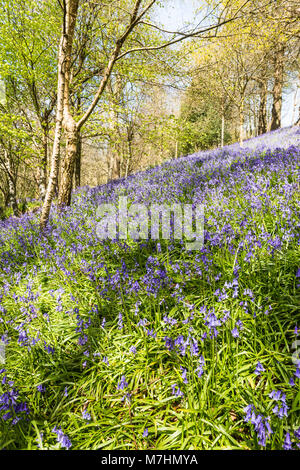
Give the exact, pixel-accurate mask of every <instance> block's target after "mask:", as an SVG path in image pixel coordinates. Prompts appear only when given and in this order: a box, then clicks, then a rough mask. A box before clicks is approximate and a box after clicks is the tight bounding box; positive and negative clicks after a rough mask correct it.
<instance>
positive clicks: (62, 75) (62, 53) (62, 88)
mask: <svg viewBox="0 0 300 470" xmlns="http://www.w3.org/2000/svg"><path fill="white" fill-rule="evenodd" d="M78 3H79V0H65V2H64V12H63V14H64V17H63V28H62V35H61V40H60V46H59V52H58V83H57V106H56V123H55V134H54V143H53V150H52V158H51V171H50V176H49V181H48V186H47V191H46V196H45V200H44V205H43V208H42V214H41V219H40V225H41V228H42V229H44V228H45V226H46V223H47V220H48V218H49V213H50V208H51V203H52V200H53V197H54V193H55V189H56V185H57V181H58V171H59V161H60V143H61V137H62V130H63V119H64V117H65V113H66V112H68V106H67V104H68V98H69V96H68V94H69V79H70V64H71V52H72V44H73V37H74V29H75V23H76V18H77V10H78ZM68 137H69V140H70V136H68ZM71 140H72V139H71ZM67 153H68V149H67V151H66V154H67ZM69 155H70V152H69ZM65 167H66V169H67V168H68V165H65ZM72 176H73V173H72ZM59 199H60V201H61V198H59Z"/></svg>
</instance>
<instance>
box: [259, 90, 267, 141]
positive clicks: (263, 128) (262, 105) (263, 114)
mask: <svg viewBox="0 0 300 470" xmlns="http://www.w3.org/2000/svg"><path fill="white" fill-rule="evenodd" d="M259 98H260V100H259V111H258V135H261V134H265V133H266V132H267V84H266V83H265V81H261V82H259Z"/></svg>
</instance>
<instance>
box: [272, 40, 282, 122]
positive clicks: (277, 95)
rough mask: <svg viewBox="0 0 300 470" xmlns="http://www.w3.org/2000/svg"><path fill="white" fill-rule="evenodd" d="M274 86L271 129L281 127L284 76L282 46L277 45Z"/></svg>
mask: <svg viewBox="0 0 300 470" xmlns="http://www.w3.org/2000/svg"><path fill="white" fill-rule="evenodd" d="M274 67H275V71H274V86H273V106H272V120H271V131H273V130H275V129H279V128H280V127H281V109H282V88H283V77H284V46H283V45H279V46H278V48H277V50H276V51H275V60H274Z"/></svg>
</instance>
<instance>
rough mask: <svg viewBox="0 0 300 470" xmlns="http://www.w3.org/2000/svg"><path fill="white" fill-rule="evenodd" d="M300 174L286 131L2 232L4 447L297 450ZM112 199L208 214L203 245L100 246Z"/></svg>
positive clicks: (136, 178)
mask: <svg viewBox="0 0 300 470" xmlns="http://www.w3.org/2000/svg"><path fill="white" fill-rule="evenodd" d="M299 162H300V132H299V129H298V128H296V127H294V128H288V129H282V130H280V131H276V132H274V133H270V134H267V135H265V136H263V137H260V138H258V139H253V140H251V141H248V142H246V143H245V147H244V148H240V147H239V145H237V144H235V145H233V146H229V147H224V148H223V149H217V150H214V151H208V152H203V153H199V154H195V155H192V156H189V157H182V158H179V159H177V160H174V161H170V162H167V163H166V164H164V165H162V166H161V167H157V168H154V169H150V170H148V171H146V172H141V173H138V174H136V175H133V176H130V177H129V178H127V179H124V180H117V181H113V182H112V183H110V184H107V185H104V186H101V187H98V188H93V189H89V188H81V190H79V191H77V192H76V193H74V195H73V202H72V206H71V207H70V208H68V209H67V210H65V212H64V213H63V214H58V213H57V211H56V208H55V207H54V208H53V209H52V213H51V218H50V223H49V226H48V229H47V233H44V234H43V233H41V232H40V230H39V224H38V215H37V214H27V215H24V216H23V217H22V218H20V219H15V218H10V219H7V220H6V221H3V222H1V225H0V263H1V274H0V338H1V337H2V338H1V339H2V342H4V343H5V354H6V357H5V364H3V365H0V367H2V369H1V382H0V383H1V384H0V433H1V437H0V443H1V448H6V449H38V448H40V449H58V448H70V449H71V450H72V449H132V450H134V449H173V450H175V449H263V448H267V449H282V448H285V449H289V448H295V449H296V448H297V446H298V447H299V445H300V418H299V409H300V394H299V378H300V368H299V363H298V364H297V337H298V351H299V348H300V345H299V344H300V338H299V333H298V331H299V329H298V327H299V328H300V289H299V288H300V244H299V241H300V237H299V235H300V222H299V213H300V208H299V193H300V186H299V176H300V175H299ZM121 195H122V196H124V195H126V196H128V199H129V200H130V201H131V203H144V204H149V203H153V202H156V203H162V202H170V203H171V202H177V203H178V202H179V203H194V204H199V203H202V204H204V207H205V243H204V247H203V248H202V249H201V250H200V251H187V250H186V248H185V244H184V242H183V241H181V240H178V241H176V240H170V241H167V240H160V242H159V243H157V242H155V241H153V240H146V241H145V240H143V241H134V240H127V241H126V242H125V241H122V240H120V241H118V240H115V241H110V240H105V241H101V240H99V239H98V237H97V234H96V226H97V218H96V209H97V206H98V205H99V204H101V203H103V202H112V203H117V202H118V198H119V196H121ZM298 359H299V357H298Z"/></svg>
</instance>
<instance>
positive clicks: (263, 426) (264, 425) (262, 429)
mask: <svg viewBox="0 0 300 470" xmlns="http://www.w3.org/2000/svg"><path fill="white" fill-rule="evenodd" d="M245 413H246V417H245V422H246V423H251V424H253V426H254V430H255V432H256V434H257V440H258V444H259V445H261V446H263V447H264V446H265V445H266V443H267V439H268V438H269V437H270V435H271V434H272V432H273V431H272V429H271V426H270V417H267V418H266V417H264V416H263V415H262V414H260V413H258V412H257V410H256V408H255V406H254V405H251V404H250V405H248V406H247V407H246V408H245Z"/></svg>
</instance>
